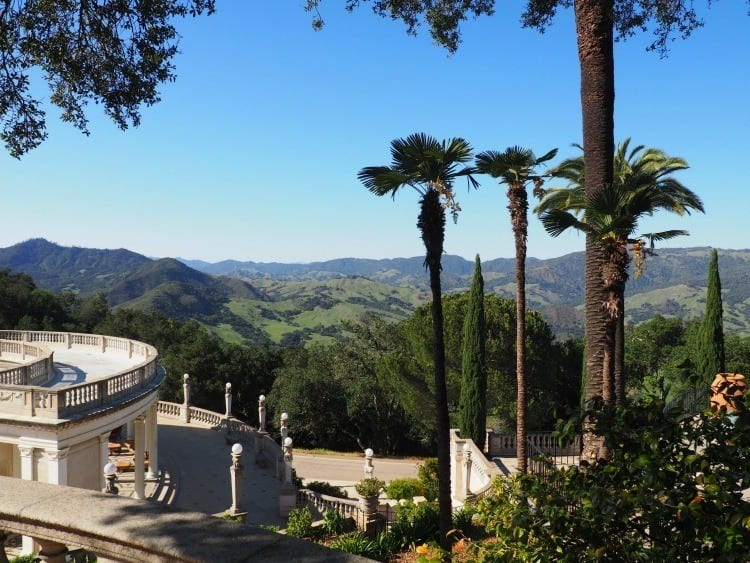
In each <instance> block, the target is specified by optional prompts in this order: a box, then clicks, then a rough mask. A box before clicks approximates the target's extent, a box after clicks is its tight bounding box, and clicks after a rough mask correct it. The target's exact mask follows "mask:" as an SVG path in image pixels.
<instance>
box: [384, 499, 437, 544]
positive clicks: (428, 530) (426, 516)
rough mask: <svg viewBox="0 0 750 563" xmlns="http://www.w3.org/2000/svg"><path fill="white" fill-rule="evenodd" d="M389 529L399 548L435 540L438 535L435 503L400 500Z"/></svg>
mask: <svg viewBox="0 0 750 563" xmlns="http://www.w3.org/2000/svg"><path fill="white" fill-rule="evenodd" d="M390 531H391V533H392V534H393V535H394V542H395V544H396V545H398V548H399V550H402V549H406V548H408V547H410V546H413V545H416V544H420V543H424V542H428V541H437V540H438V539H439V537H440V519H439V511H438V506H437V504H436V503H433V502H421V503H419V504H415V503H414V502H412V501H410V500H405V501H401V504H399V507H398V509H397V510H396V521H395V522H394V523H393V525H392V526H391V530H390Z"/></svg>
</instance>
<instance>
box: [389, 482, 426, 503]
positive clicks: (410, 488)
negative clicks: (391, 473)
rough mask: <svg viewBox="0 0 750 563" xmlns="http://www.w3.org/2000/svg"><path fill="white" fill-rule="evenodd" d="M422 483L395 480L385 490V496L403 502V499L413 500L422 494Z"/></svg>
mask: <svg viewBox="0 0 750 563" xmlns="http://www.w3.org/2000/svg"><path fill="white" fill-rule="evenodd" d="M422 491H423V487H422V482H421V481H420V480H419V479H415V478H411V479H394V480H393V481H391V482H390V483H388V486H387V487H386V488H385V494H386V495H388V498H392V499H395V500H401V499H402V498H404V499H407V500H411V499H412V498H414V497H416V496H420V495H421V494H422Z"/></svg>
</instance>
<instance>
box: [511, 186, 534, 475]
mask: <svg viewBox="0 0 750 563" xmlns="http://www.w3.org/2000/svg"><path fill="white" fill-rule="evenodd" d="M508 199H509V201H510V203H509V204H508V209H509V210H510V218H511V225H512V227H513V235H514V238H515V242H516V385H517V395H516V458H517V463H518V471H520V472H521V473H526V472H527V471H528V466H527V465H528V464H527V461H528V451H527V444H526V437H527V429H526V410H527V405H526V236H527V232H528V217H527V212H528V208H529V203H528V196H527V195H526V188H525V186H524V185H520V186H517V185H516V186H514V185H511V186H510V187H509V188H508Z"/></svg>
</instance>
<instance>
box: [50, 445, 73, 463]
mask: <svg viewBox="0 0 750 563" xmlns="http://www.w3.org/2000/svg"><path fill="white" fill-rule="evenodd" d="M69 453H70V448H63V449H61V450H44V455H45V456H46V457H47V459H49V460H50V461H59V460H61V459H65V458H66V457H68V454H69Z"/></svg>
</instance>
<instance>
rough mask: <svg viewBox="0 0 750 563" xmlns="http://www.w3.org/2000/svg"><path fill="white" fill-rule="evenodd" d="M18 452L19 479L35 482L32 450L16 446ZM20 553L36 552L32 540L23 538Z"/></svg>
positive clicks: (33, 452) (27, 537)
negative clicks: (19, 456)
mask: <svg viewBox="0 0 750 563" xmlns="http://www.w3.org/2000/svg"><path fill="white" fill-rule="evenodd" d="M18 451H19V453H20V454H21V479H25V480H26V481H35V480H36V479H35V477H36V476H35V474H34V454H35V453H36V452H35V451H34V448H33V447H31V446H27V445H25V444H19V445H18ZM21 542H22V552H23V553H24V554H30V553H34V552H36V548H35V544H34V538H31V537H29V536H23V539H22V540H21Z"/></svg>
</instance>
